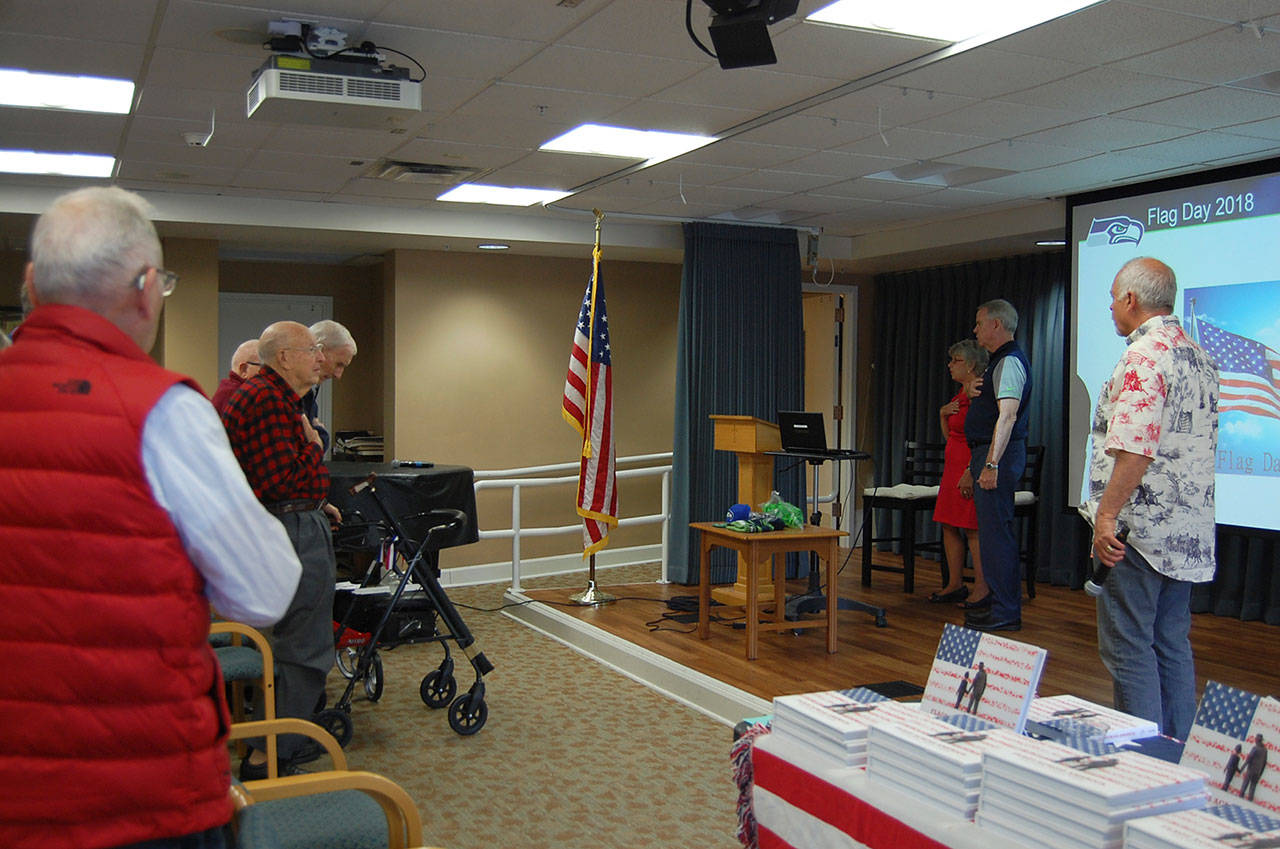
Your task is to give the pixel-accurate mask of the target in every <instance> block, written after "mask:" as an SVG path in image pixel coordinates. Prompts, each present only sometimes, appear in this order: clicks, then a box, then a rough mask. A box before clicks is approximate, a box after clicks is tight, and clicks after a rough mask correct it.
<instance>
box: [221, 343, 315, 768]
mask: <svg viewBox="0 0 1280 849" xmlns="http://www.w3.org/2000/svg"><path fill="white" fill-rule="evenodd" d="M258 355H259V356H260V357H261V358H262V370H261V371H260V372H258V374H256V375H255V376H253V377H251V378H249V379H248V380H246V381H245V382H244V383H243V384H242V385H241V386H240V388H239V389H238V390H236V392H235V394H234V395H232V396H231V399H230V400H229V401H228V402H227V405H226V407H224V408H223V411H222V423H223V424H224V425H225V426H226V429H227V438H228V439H229V440H230V441H231V448H232V450H234V451H235V454H236V457H237V458H238V459H239V460H240V465H241V467H242V468H243V469H244V473H245V477H247V478H248V479H249V485H250V486H252V487H253V492H254V494H255V495H257V496H258V498H259V500H261V501H262V503H263V505H264V506H265V507H266V508H267V510H268V511H269V512H271V513H273V514H274V515H275V516H276V517H277V518H278V519H279V522H280V524H281V525H283V526H284V529H285V532H286V533H287V534H288V536H289V539H290V540H291V541H292V542H293V546H294V549H295V550H296V551H297V553H298V559H299V560H301V561H302V580H301V581H299V583H298V591H297V594H296V595H295V596H294V598H293V601H292V602H291V603H290V604H289V610H288V612H286V613H285V615H284V616H283V617H282V618H281V619H280V621H279V623H277V624H276V626H275V628H273V629H272V630H271V633H270V635H269V636H270V637H271V648H272V652H273V653H274V655H275V660H276V715H277V716H293V717H299V718H301V719H310V718H311V716H312V714H313V713H314V712H315V707H316V704H317V703H318V702H319V701H320V699H321V697H322V696H323V695H324V682H325V676H326V675H327V674H328V672H329V669H330V668H331V667H332V666H333V582H334V579H335V574H334V573H335V571H336V568H337V567H336V564H335V562H334V556H333V538H332V536H331V534H330V532H329V520H328V518H327V516H326V513H329V514H330V515H335V518H336V513H337V508H335V507H333V506H332V505H330V504H328V503H327V499H328V495H329V470H328V469H326V468H325V465H324V448H323V447H322V446H321V444H320V436H319V434H317V433H316V431H315V429H314V428H313V427H312V426H311V423H310V421H309V420H308V418H307V417H306V416H305V415H304V414H303V413H302V411H301V410H299V409H298V401H299V399H300V398H301V397H302V395H303V394H304V393H305V392H307V391H308V390H309V389H311V388H312V387H313V386H315V385H316V384H317V383H318V382H319V381H320V345H319V343H317V342H316V340H315V337H314V336H312V335H311V331H309V330H308V329H307V328H306V327H305V326H304V325H301V324H299V323H297V322H296V321H278V322H276V323H275V324H272V325H271V326H270V327H268V328H267V329H266V330H264V331H263V332H262V337H261V338H260V339H259V340H258ZM305 742H306V738H303V737H300V736H298V735H295V734H289V735H284V736H282V737H281V738H280V740H279V744H278V751H279V756H280V761H281V766H282V768H283V771H285V772H290V771H292V770H294V769H295V768H296V766H297V764H298V763H300V762H301V761H302V760H304V759H306V758H307V757H308V756H309V753H310V750H309V749H308V748H307V747H306V746H305ZM266 775H267V760H266V755H265V753H264V752H263V751H262V749H261V748H255V749H254V750H253V753H252V755H250V757H248V758H246V759H245V760H244V761H243V762H242V763H241V765H240V778H241V780H243V781H250V780H253V779H258V778H265V777H266Z"/></svg>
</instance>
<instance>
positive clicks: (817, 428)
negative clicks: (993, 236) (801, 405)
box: [778, 410, 831, 454]
mask: <svg viewBox="0 0 1280 849" xmlns="http://www.w3.org/2000/svg"><path fill="white" fill-rule="evenodd" d="M778 430H779V432H780V435H781V437H782V450H783V451H787V452H789V453H793V454H794V453H800V454H830V453H831V449H829V448H827V429H826V425H825V424H823V421H822V413H810V412H805V411H803V410H779V411H778Z"/></svg>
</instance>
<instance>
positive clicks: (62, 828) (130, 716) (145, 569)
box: [0, 188, 301, 849]
mask: <svg viewBox="0 0 1280 849" xmlns="http://www.w3.org/2000/svg"><path fill="white" fill-rule="evenodd" d="M30 258H31V263H30V264H29V265H28V266H27V269H26V277H25V282H24V286H25V287H26V290H27V294H28V295H29V297H30V299H31V302H32V304H33V306H34V310H33V311H32V313H31V315H30V316H29V317H28V318H27V320H26V321H25V322H24V323H23V325H22V326H21V327H20V328H19V329H18V331H17V332H16V333H15V339H14V344H13V346H12V347H10V348H8V349H6V350H4V351H3V352H0V534H3V538H4V544H3V546H0V610H3V611H4V616H5V624H4V628H3V630H2V631H0V727H3V728H6V729H8V732H7V733H6V734H4V735H0V846H4V847H6V849H23V847H40V849H62V848H63V847H66V849H72V847H74V848H75V849H97V847H120V846H131V845H133V844H136V843H140V842H144V841H155V842H148V843H147V846H148V847H150V846H162V847H175V849H178V848H179V847H180V849H197V847H220V846H222V845H223V831H224V826H225V825H226V823H227V822H228V820H229V819H230V815H231V805H230V802H229V797H228V787H229V776H230V763H229V759H228V756H227V749H226V730H227V723H228V718H227V709H226V705H225V704H224V703H223V696H222V692H223V684H222V675H221V672H220V671H219V669H218V665H217V661H216V660H215V659H214V657H213V653H212V651H211V649H210V648H209V644H208V630H209V606H210V602H212V603H213V605H214V607H215V608H216V609H217V611H218V612H219V613H220V614H222V615H224V616H227V617H229V618H232V619H238V620H241V621H245V622H248V623H250V624H253V625H258V626H265V625H268V624H271V623H272V622H274V621H276V620H277V619H278V618H279V617H280V616H281V615H282V614H283V613H284V611H285V610H286V609H287V607H288V605H289V601H290V599H291V598H292V597H293V594H294V591H295V588H296V586H297V582H298V576H299V574H300V572H301V567H300V565H299V564H298V560H297V557H296V556H295V555H294V553H293V548H292V546H291V545H290V544H289V540H288V537H286V536H285V534H284V531H283V529H282V528H281V526H280V523H279V522H277V521H276V520H275V518H274V517H273V516H271V514H269V513H267V512H266V511H265V510H263V508H262V507H261V505H260V504H259V503H258V500H257V499H256V498H254V496H253V492H252V491H251V490H250V489H249V486H248V484H247V483H246V482H245V479H244V475H243V474H242V473H241V471H240V467H239V465H238V464H237V462H236V460H235V457H234V455H232V453H231V449H230V446H229V445H228V443H227V440H226V436H225V434H224V433H223V430H222V426H221V423H220V422H219V420H218V417H217V414H216V413H214V411H213V407H212V406H210V404H209V402H208V400H207V399H205V397H204V396H203V395H202V394H201V393H200V391H199V388H198V387H197V386H196V385H195V383H194V382H193V381H191V380H190V379H189V378H184V377H183V376H182V375H179V374H175V373H173V372H169V371H165V370H164V369H162V368H160V367H159V366H157V365H156V364H155V363H154V362H152V361H151V360H150V359H149V358H148V357H147V355H146V353H145V352H146V351H147V350H148V349H150V347H151V345H152V344H153V343H154V341H155V337H156V330H157V327H158V324H159V320H160V312H161V309H162V307H163V304H164V298H165V296H167V295H168V294H170V293H171V292H172V291H173V288H174V284H175V283H176V281H177V275H175V274H172V273H171V272H168V271H165V270H164V268H163V267H162V263H163V260H162V255H161V250H160V242H159V239H158V238H157V237H156V233H155V229H154V228H153V227H152V225H151V222H150V220H149V216H148V209H147V206H146V204H145V202H144V201H143V200H142V199H141V198H139V197H138V196H137V195H133V194H130V193H129V192H125V191H123V190H121V189H117V188H92V189H82V190H80V191H78V192H73V193H71V194H69V195H64V196H63V197H61V198H59V199H58V200H57V201H55V202H54V205H53V206H52V207H51V208H50V209H49V211H48V212H46V213H45V214H44V215H42V216H41V217H40V219H39V221H38V222H37V223H36V227H35V230H34V232H33V234H32V242H31V257H30Z"/></svg>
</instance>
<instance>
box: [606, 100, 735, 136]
mask: <svg viewBox="0 0 1280 849" xmlns="http://www.w3.org/2000/svg"><path fill="white" fill-rule="evenodd" d="M756 114H757V113H756V112H755V111H753V110H747V109H728V108H724V107H715V106H696V105H694V104H691V103H672V102H670V101H665V100H655V99H653V98H647V99H645V100H634V101H632V102H631V103H629V104H627V105H626V106H624V107H622V108H621V109H619V110H618V111H616V112H611V113H609V116H608V120H607V121H606V122H605V123H608V124H613V125H615V126H620V127H640V128H644V129H652V130H668V131H670V132H675V133H694V134H696V135H700V136H714V135H716V134H718V133H720V132H721V131H723V130H727V129H729V128H730V127H734V126H737V125H738V124H741V123H743V122H744V121H748V120H750V119H752V118H754V117H755V116H756Z"/></svg>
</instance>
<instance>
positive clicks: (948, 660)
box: [920, 625, 1048, 734]
mask: <svg viewBox="0 0 1280 849" xmlns="http://www.w3.org/2000/svg"><path fill="white" fill-rule="evenodd" d="M1047 656H1048V652H1046V651H1045V650H1044V649H1042V648H1040V647H1038V646H1033V645H1030V644H1028V643H1020V642H1018V641H1017V640H1010V639H1007V638H1005V637H1001V636H997V635H996V634H983V633H981V632H979V631H973V630H970V629H968V628H961V627H959V626H957V625H946V626H945V627H944V628H943V629H942V639H941V640H939V641H938V651H937V654H936V655H935V656H934V658H933V666H932V667H931V668H930V670H929V680H928V683H926V684H925V688H924V696H923V697H922V698H921V700H920V701H921V704H923V705H924V708H925V710H927V711H928V712H929V713H931V714H933V715H935V716H949V715H954V714H960V713H966V714H969V715H970V716H976V717H978V718H980V719H983V720H986V721H987V722H992V723H995V724H996V725H1000V726H1003V727H1005V728H1012V729H1013V730H1014V731H1016V732H1018V733H1019V734H1021V733H1022V731H1023V728H1024V726H1025V724H1026V719H1027V708H1028V706H1029V705H1030V704H1031V699H1032V698H1033V697H1034V696H1035V692H1036V685H1037V684H1039V682H1040V673H1042V672H1043V671H1044V661H1045V658H1046V657H1047Z"/></svg>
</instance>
